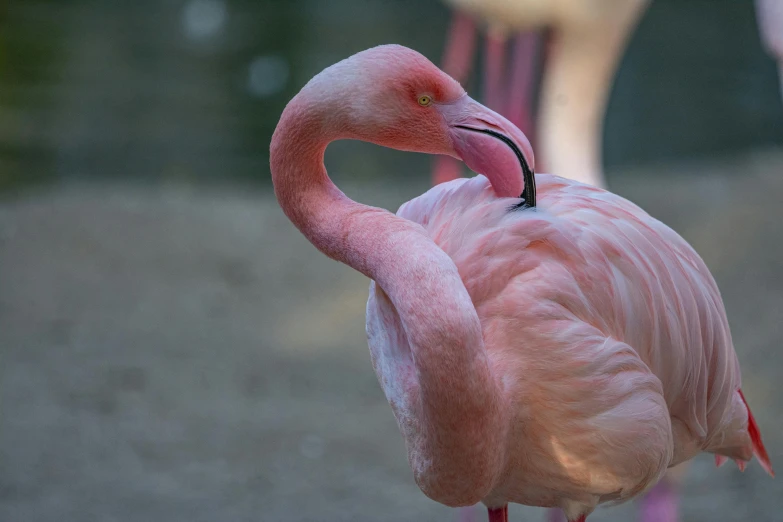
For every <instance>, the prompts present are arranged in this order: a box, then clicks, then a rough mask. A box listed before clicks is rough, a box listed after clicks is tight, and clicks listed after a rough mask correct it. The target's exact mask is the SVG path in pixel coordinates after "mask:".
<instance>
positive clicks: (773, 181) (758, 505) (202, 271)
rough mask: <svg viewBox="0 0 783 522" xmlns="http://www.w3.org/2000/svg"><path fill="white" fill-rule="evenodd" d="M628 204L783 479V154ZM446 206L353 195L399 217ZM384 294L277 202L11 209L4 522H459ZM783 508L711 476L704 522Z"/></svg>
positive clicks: (688, 499)
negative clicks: (666, 253) (731, 347)
mask: <svg viewBox="0 0 783 522" xmlns="http://www.w3.org/2000/svg"><path fill="white" fill-rule="evenodd" d="M611 181H612V184H613V187H614V189H615V191H617V192H619V193H621V194H623V195H625V196H627V197H629V198H631V199H632V200H634V201H636V202H638V203H639V204H641V205H642V206H643V207H644V208H646V209H647V210H648V211H649V212H651V213H652V214H653V215H655V216H657V217H659V218H661V219H662V220H663V221H665V222H667V223H668V224H670V225H671V226H672V227H673V228H675V229H676V230H678V231H679V232H680V233H681V234H683V235H684V236H685V237H686V239H688V240H689V241H691V242H692V244H693V245H694V246H695V247H696V249H697V250H698V251H699V252H700V253H701V254H702V255H703V257H704V258H705V260H706V261H707V264H708V265H709V266H710V267H711V269H712V270H713V273H714V274H715V277H716V278H717V280H718V282H719V284H720V287H721V289H722V291H723V294H724V298H725V301H726V306H727V308H728V312H729V317H730V319H731V324H732V328H733V333H734V338H735V344H736V347H737V352H738V353H739V358H740V361H741V363H742V365H743V369H744V376H745V384H744V388H745V391H746V395H747V396H748V399H749V401H750V402H751V404H752V405H753V406H754V410H755V412H756V416H757V418H758V420H759V423H760V425H761V427H762V431H763V432H764V435H765V440H766V442H767V446H768V448H769V449H770V453H771V455H772V458H773V461H776V463H777V464H778V465H779V466H783V458H781V457H783V449H781V448H783V416H782V415H781V414H783V400H782V399H781V394H780V392H779V389H778V388H777V386H776V385H775V383H776V382H777V379H779V378H780V375H781V370H783V355H781V341H780V339H781V333H783V321H781V311H782V310H783V274H782V273H781V270H782V269H783V226H781V223H783V205H781V203H780V202H781V200H783V154H781V153H774V152H773V153H765V154H762V153H759V154H753V155H749V156H746V157H742V158H736V159H732V160H729V161H723V162H715V163H709V164H705V163H696V164H692V165H675V166H666V168H665V169H663V168H662V169H646V170H644V171H642V172H639V173H635V174H634V175H633V176H631V175H626V176H623V173H617V174H616V175H615V176H613V178H612V180H611ZM425 183H426V180H422V182H421V184H419V185H411V186H406V187H402V188H400V187H392V186H390V185H361V186H354V187H349V190H348V191H347V192H348V193H349V194H350V195H352V196H354V197H357V198H359V199H361V200H363V201H365V202H370V203H373V204H378V205H382V206H386V207H387V208H396V207H397V206H398V205H399V203H401V202H402V201H404V200H405V199H408V198H410V197H412V196H414V195H415V194H417V193H419V192H421V191H423V190H424V189H425V188H426V187H425ZM366 292H367V280H366V279H365V278H364V277H363V276H361V275H358V274H356V273H354V272H352V271H351V270H350V269H348V268H346V267H344V266H341V265H338V264H337V263H335V262H333V261H331V260H329V259H327V258H325V257H324V256H322V255H321V254H319V253H318V252H317V251H316V250H315V249H314V248H313V247H311V246H310V245H309V244H308V243H307V242H306V241H305V240H304V239H303V238H302V237H301V236H300V235H299V234H298V233H296V231H295V230H294V229H293V227H292V226H291V225H290V224H289V223H288V222H287V220H286V219H285V217H284V216H283V215H282V212H280V210H279V208H278V207H277V205H276V203H275V201H274V199H273V198H272V196H271V195H270V194H268V193H263V192H258V191H247V190H243V189H240V188H236V189H232V188H222V189H219V190H216V189H209V190H207V189H197V190H194V189H187V188H184V187H163V188H161V187H158V188H144V187H130V186H127V185H101V186H97V185H74V186H65V187H59V188H53V189H45V190H39V191H35V192H32V193H28V194H24V195H22V196H19V197H16V198H14V199H10V200H9V199H6V200H4V201H2V203H0V379H1V381H0V393H1V395H0V414H1V416H0V520H1V521H3V522H38V521H85V522H87V521H93V520H94V521H107V522H110V521H111V522H113V521H139V522H141V521H144V522H148V521H168V522H178V521H182V522H185V521H188V522H194V521H205V522H206V521H231V522H234V521H237V522H240V521H267V520H268V521H286V522H287V521H292V522H293V521H347V520H374V521H375V520H377V521H402V520H416V521H430V520H431V521H435V520H437V521H440V522H445V521H454V522H456V512H455V511H453V510H450V509H447V508H444V507H442V506H439V505H438V504H436V503H434V502H432V501H430V500H428V499H427V498H426V497H424V496H423V495H422V494H421V493H420V492H419V490H418V489H417V487H416V485H415V484H414V482H413V479H412V477H411V474H410V471H409V469H408V465H407V461H406V457H405V451H404V447H403V443H402V439H401V437H400V435H399V433H398V432H397V429H396V425H395V423H394V419H393V417H392V413H391V410H390V409H389V407H388V405H387V404H386V402H385V400H384V397H383V395H382V393H381V391H380V389H379V387H378V384H377V382H376V381H375V377H374V374H373V373H372V370H371V367H370V362H369V356H368V352H367V348H366V344H365V339H364V317H363V314H364V303H365V299H366ZM781 497H783V482H781V481H780V480H777V481H775V480H770V479H768V478H767V477H766V476H765V475H763V473H762V471H761V468H760V467H759V466H758V465H757V464H752V465H751V466H749V468H748V470H747V471H746V472H745V473H744V474H741V473H740V472H739V471H737V470H736V468H735V467H733V466H725V467H724V468H721V469H720V470H716V469H715V468H714V466H713V464H712V459H711V458H710V457H707V456H705V457H704V458H700V459H698V460H697V462H696V465H695V466H693V467H692V468H691V469H690V471H689V473H688V477H687V482H686V484H685V488H684V499H683V505H682V511H683V516H684V520H687V521H693V522H699V521H703V522H708V521H709V522H717V521H750V520H753V521H761V522H763V521H780V520H783V515H781V511H780V506H781V505H783V503H782V501H781ZM633 510H634V506H633V504H627V505H624V506H620V507H616V508H607V509H600V510H599V511H598V512H597V513H596V514H595V515H593V517H592V518H591V520H595V521H602V520H603V521H620V520H626V521H628V520H632V515H633ZM541 516H542V513H541V511H540V510H536V509H531V508H521V507H518V506H514V507H512V510H511V519H512V520H517V521H521V520H536V521H538V520H541ZM482 517H483V515H482Z"/></svg>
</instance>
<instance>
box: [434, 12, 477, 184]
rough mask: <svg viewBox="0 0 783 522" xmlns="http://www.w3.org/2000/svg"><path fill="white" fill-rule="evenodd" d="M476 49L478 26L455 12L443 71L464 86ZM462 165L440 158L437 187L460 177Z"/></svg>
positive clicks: (436, 176) (437, 165)
mask: <svg viewBox="0 0 783 522" xmlns="http://www.w3.org/2000/svg"><path fill="white" fill-rule="evenodd" d="M475 49H476V24H475V22H474V21H473V19H471V18H470V16H468V15H467V14H466V13H463V12H460V11H455V13H454V17H453V19H452V22H451V29H450V30H449V36H448V39H447V40H446V48H445V50H444V53H443V67H442V68H443V70H444V71H445V72H446V74H448V75H449V76H451V77H452V78H454V79H455V80H457V81H458V82H460V83H461V84H462V85H463V86H464V85H465V82H466V81H467V79H468V77H469V76H470V70H471V68H472V65H473V55H474V53H475ZM461 173H462V164H461V163H460V162H459V161H457V160H456V159H454V158H452V157H450V156H438V157H436V158H435V164H434V167H433V173H432V184H433V185H437V184H439V183H443V182H445V181H451V180H454V179H457V178H459V177H460V175H461Z"/></svg>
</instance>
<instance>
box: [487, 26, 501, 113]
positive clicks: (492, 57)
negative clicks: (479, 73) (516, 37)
mask: <svg viewBox="0 0 783 522" xmlns="http://www.w3.org/2000/svg"><path fill="white" fill-rule="evenodd" d="M505 69H506V35H505V33H504V32H503V30H502V29H500V28H495V27H490V29H489V31H488V33H487V38H486V43H485V47H484V102H485V103H486V105H487V106H488V107H489V108H490V109H492V110H493V111H498V112H501V113H502V111H503V100H504V99H505V94H506V93H505V92H503V77H504V72H505Z"/></svg>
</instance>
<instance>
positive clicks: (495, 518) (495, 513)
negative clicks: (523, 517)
mask: <svg viewBox="0 0 783 522" xmlns="http://www.w3.org/2000/svg"><path fill="white" fill-rule="evenodd" d="M487 511H488V512H489V522H508V504H506V505H505V506H503V507H501V508H496V509H492V508H487Z"/></svg>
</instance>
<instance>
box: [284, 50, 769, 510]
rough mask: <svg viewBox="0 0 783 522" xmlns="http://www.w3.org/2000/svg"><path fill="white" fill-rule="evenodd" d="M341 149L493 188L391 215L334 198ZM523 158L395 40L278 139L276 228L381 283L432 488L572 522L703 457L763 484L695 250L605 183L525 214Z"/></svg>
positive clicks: (375, 303) (552, 184) (339, 79)
mask: <svg viewBox="0 0 783 522" xmlns="http://www.w3.org/2000/svg"><path fill="white" fill-rule="evenodd" d="M359 72H361V74H359ZM444 122H445V125H444ZM335 139H359V140H364V141H370V142H374V143H377V144H380V145H385V146H389V147H393V148H398V149H401V150H413V151H420V152H427V153H440V154H450V155H454V156H456V157H460V158H461V159H462V160H463V161H465V162H466V163H467V165H468V166H469V167H471V168H472V169H474V170H479V171H482V172H484V173H485V174H486V176H487V177H486V178H485V177H483V176H477V177H476V178H473V179H471V180H460V181H455V182H453V183H449V184H443V185H440V186H439V187H436V188H434V189H432V190H430V191H429V192H428V193H427V194H425V195H424V196H421V197H420V198H417V199H415V200H413V201H411V202H409V203H407V204H406V205H403V207H401V209H400V211H399V213H398V214H399V217H395V216H393V215H391V214H390V213H388V212H386V211H383V210H380V209H377V208H372V207H367V206H363V205H360V204H358V203H355V202H353V201H352V200H350V199H349V198H347V197H346V196H345V195H344V194H343V193H342V192H340V191H339V190H338V189H337V188H336V187H335V186H334V184H332V182H331V181H330V180H329V177H328V175H327V174H326V171H325V167H324V165H323V154H324V150H325V148H326V145H327V144H328V143H329V142H330V141H332V140H335ZM532 164H533V162H532V151H531V150H530V145H529V143H528V142H527V140H526V138H525V137H524V135H523V134H521V132H519V130H518V129H516V128H515V127H514V126H513V125H512V124H510V123H509V122H508V121H507V120H505V119H504V118H502V117H501V116H499V115H498V114H496V113H494V112H492V111H491V110H489V109H486V108H485V107H483V106H481V105H479V104H477V103H476V102H473V101H472V100H471V99H470V98H468V97H467V96H466V95H464V91H463V90H462V89H461V88H460V86H459V84H458V83H456V82H454V81H453V80H451V79H450V78H449V77H448V76H446V75H444V74H443V73H441V72H440V71H439V70H438V69H437V68H436V67H434V66H433V65H432V64H431V63H430V62H428V61H427V60H426V59H425V58H424V57H422V56H421V55H419V54H417V53H414V52H412V51H410V50H408V49H405V48H401V47H399V46H382V47H379V48H374V49H371V50H369V51H365V52H362V53H359V54H357V55H355V56H353V57H351V58H349V59H347V60H344V61H342V62H340V63H338V64H336V65H334V66H332V67H330V68H328V69H326V70H325V71H324V72H322V73H321V74H319V75H317V76H316V77H315V78H313V80H311V81H310V82H309V83H308V84H307V85H306V86H305V87H304V88H303V89H302V91H301V92H300V93H299V94H298V95H297V96H296V97H295V98H294V99H293V100H292V101H291V102H290V103H289V105H288V106H287V108H286V110H285V111H284V113H283V115H282V117H281V120H280V122H279V124H278V126H277V129H276V131H275V135H274V137H273V139H272V145H271V156H270V165H271V169H272V178H273V182H274V185H275V193H276V195H277V197H278V201H279V203H280V205H281V207H282V208H283V210H284V212H285V213H286V215H287V216H288V217H289V219H291V221H292V222H293V223H294V224H295V225H296V226H297V228H299V230H300V231H301V232H302V233H303V234H304V235H305V236H306V237H307V238H308V239H309V240H310V241H311V242H312V243H313V244H314V245H315V246H316V247H318V248H319V249H320V250H321V251H322V252H324V253H325V254H327V255H329V256H330V257H332V258H334V259H337V260H339V261H342V262H344V263H346V264H348V265H349V266H352V267H353V268H355V269H356V270H359V271H360V272H362V273H363V274H365V275H366V276H368V277H370V278H371V279H372V280H373V282H372V283H371V287H370V298H369V301H368V304H367V332H368V338H369V343H370V349H371V354H372V358H373V365H374V367H375V370H376V373H377V376H378V379H379V381H380V383H381V386H382V388H383V389H384V392H385V393H386V396H387V398H388V400H389V402H390V404H391V406H392V409H393V410H394V413H395V416H396V417H397V419H398V423H399V427H400V430H401V431H402V433H403V435H404V436H405V439H406V443H407V447H408V455H409V461H410V463H411V466H412V467H413V470H414V475H415V477H416V480H417V483H418V484H419V486H420V487H421V488H422V490H423V491H424V492H425V493H426V494H427V495H428V496H430V497H431V498H433V499H435V500H438V501H441V502H442V503H445V504H447V505H467V504H471V503H474V502H476V501H478V500H481V501H483V502H484V503H485V504H486V505H487V506H488V508H489V514H490V520H492V521H504V520H507V502H509V501H510V502H518V503H526V504H532V505H543V506H560V507H562V508H564V510H565V511H566V514H567V515H568V517H569V519H570V520H577V519H578V520H582V521H583V520H584V519H585V517H586V515H587V514H589V513H590V512H591V511H592V510H593V509H594V507H595V505H596V504H597V503H599V502H602V501H608V500H622V499H627V498H630V497H631V496H633V495H635V494H638V493H640V492H641V491H643V490H644V489H646V488H648V487H649V486H651V485H653V484H655V482H657V480H658V479H659V478H660V477H661V476H662V475H663V474H664V473H665V470H666V468H667V467H668V466H670V465H673V464H676V463H679V462H684V461H686V460H688V459H690V458H692V457H693V456H695V455H696V454H698V453H699V452H701V451H709V452H713V453H716V454H717V455H723V456H725V457H730V458H733V459H735V460H736V461H737V463H738V465H739V466H740V467H741V468H742V467H744V462H745V461H748V460H750V459H751V457H752V456H753V455H755V456H756V457H757V458H758V459H759V461H760V462H761V464H762V466H763V467H764V468H765V469H766V470H767V471H768V472H769V473H770V474H771V473H772V470H771V466H770V463H769V459H768V457H767V455H766V451H765V450H764V447H763V444H762V443H761V438H760V434H759V432H758V428H757V426H756V424H755V421H754V420H753V417H752V415H750V411H749V409H747V407H746V404H745V401H744V398H743V397H742V392H741V391H740V390H739V386H740V375H739V365H738V362H737V359H736V355H735V353H734V350H733V347H732V344H731V337H730V333H729V329H728V323H727V320H726V316H725V312H724V310H723V306H722V303H721V299H720V294H719V292H718V289H717V287H716V285H715V282H714V280H713V279H712V277H711V275H710V274H709V271H708V270H707V268H706V266H704V264H703V262H702V261H701V259H700V258H699V256H698V255H697V254H696V253H695V252H694V251H693V250H692V249H691V248H690V247H689V245H687V243H685V242H684V241H683V240H682V239H681V238H680V237H679V236H678V235H677V234H676V233H674V232H673V231H672V230H671V229H669V228H667V227H665V226H664V225H662V224H661V223H660V222H658V221H656V220H654V219H652V218H651V217H649V216H648V215H647V214H645V213H644V212H643V211H642V210H641V209H639V208H638V207H636V206H635V205H633V204H631V203H629V202H627V201H626V200H624V199H622V198H619V197H617V196H614V195H612V194H610V193H608V192H605V191H603V190H601V189H598V188H593V187H588V186H585V185H581V184H578V183H574V182H571V181H568V180H565V179H562V178H556V177H553V176H549V175H539V176H538V182H539V185H540V193H539V197H538V198H537V196H536V189H535V183H534V181H533V174H532V170H531V168H530V167H529V165H532ZM523 191H524V192H523ZM520 193H523V194H522V195H523V199H522V201H521V202H520V200H519V199H518V198H516V197H515V195H517V194H520ZM538 202H540V203H541V205H540V206H539V209H540V210H539V212H529V211H525V209H526V208H527V207H535V206H537V203H538ZM422 227H423V228H422ZM524 245H527V247H525V246H524ZM629 288H633V289H634V290H633V291H629V290H628V289H629ZM672 310H674V311H676V312H675V313H671V312H672ZM694 325H698V328H694ZM626 342H627V343H628V344H626ZM532 347H536V349H533V348H532ZM664 353H665V356H664ZM596 385H598V386H596ZM597 390H598V391H597ZM596 391H597V392H596ZM670 416H671V417H670Z"/></svg>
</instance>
